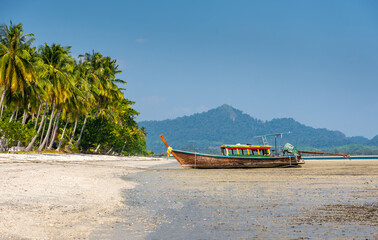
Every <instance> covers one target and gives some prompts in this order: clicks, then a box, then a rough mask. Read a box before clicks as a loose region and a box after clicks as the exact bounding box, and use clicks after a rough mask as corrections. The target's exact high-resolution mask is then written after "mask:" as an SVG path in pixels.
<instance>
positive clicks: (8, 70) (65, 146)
mask: <svg viewBox="0 0 378 240" xmlns="http://www.w3.org/2000/svg"><path fill="white" fill-rule="evenodd" d="M34 41H35V38H34V34H31V33H28V34H24V32H23V25H22V23H19V24H17V25H16V24H12V22H11V23H10V25H9V26H8V25H6V24H3V25H1V26H0V94H1V95H0V97H1V98H0V138H1V140H0V150H2V151H8V150H9V149H10V148H11V147H13V148H14V147H16V148H17V147H18V149H20V148H22V149H24V151H27V152H29V151H38V152H41V151H54V150H55V151H73V152H83V153H106V154H121V155H148V154H150V152H148V151H147V150H146V142H145V138H146V131H145V129H144V128H140V127H139V126H138V124H137V123H136V121H135V117H136V116H137V115H138V114H139V113H138V112H137V111H135V110H134V109H132V108H131V105H133V104H134V102H132V101H130V100H128V99H126V98H125V97H124V93H123V92H122V91H123V90H125V89H124V88H121V87H119V85H120V86H122V85H125V84H126V81H124V80H121V79H117V75H118V74H120V73H121V70H120V69H119V66H118V65H117V62H116V60H115V59H112V58H110V57H107V56H103V55H102V54H101V53H99V52H95V51H92V53H85V54H83V55H79V56H78V58H77V59H75V58H73V57H72V55H71V47H64V46H62V45H60V44H55V43H53V44H51V45H48V44H47V43H45V44H44V45H42V46H40V47H38V48H36V47H33V46H32V44H33V43H34Z"/></svg>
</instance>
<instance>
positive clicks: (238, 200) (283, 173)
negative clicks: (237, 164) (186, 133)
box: [92, 160, 378, 239]
mask: <svg viewBox="0 0 378 240" xmlns="http://www.w3.org/2000/svg"><path fill="white" fill-rule="evenodd" d="M125 180H127V181H133V182H136V183H137V184H138V185H137V186H136V188H134V189H129V190H123V192H124V193H123V196H124V198H125V205H126V207H125V209H124V210H123V211H122V212H121V215H122V218H123V221H122V222H119V223H117V224H115V225H113V226H112V228H111V229H109V228H107V229H105V228H104V229H102V230H100V231H97V233H94V234H93V235H92V236H94V237H95V236H104V237H107V238H111V239H125V238H127V239H319V238H321V239H378V202H377V199H378V160H352V161H351V160H333V161H332V160H322V161H316V160H311V161H310V160H309V161H307V162H306V164H305V165H302V167H301V168H268V169H230V170H226V169H221V170H211V169H210V170H196V169H182V168H181V166H180V165H178V164H177V163H174V164H170V165H165V166H158V167H153V168H149V169H148V170H147V171H144V172H139V173H137V174H129V175H127V177H126V178H125ZM101 234H103V235H101Z"/></svg>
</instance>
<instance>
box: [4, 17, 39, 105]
mask: <svg viewBox="0 0 378 240" xmlns="http://www.w3.org/2000/svg"><path fill="white" fill-rule="evenodd" d="M32 36H34V35H33V34H31V33H29V34H25V35H24V34H23V29H22V24H21V23H19V24H18V25H13V24H12V22H11V24H10V26H9V27H8V26H7V25H6V24H3V25H1V26H0V86H2V94H1V99H0V108H3V107H4V99H5V95H6V94H7V93H9V94H15V93H16V92H19V94H20V96H21V97H22V98H24V99H25V98H26V96H25V94H26V91H27V89H28V88H29V90H30V86H31V85H32V83H33V81H35V70H34V67H33V65H32V64H31V62H30V59H31V56H30V53H29V51H28V49H30V45H31V44H32V43H33V42H34V38H32Z"/></svg>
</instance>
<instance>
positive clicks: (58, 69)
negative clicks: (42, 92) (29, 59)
mask: <svg viewBox="0 0 378 240" xmlns="http://www.w3.org/2000/svg"><path fill="white" fill-rule="evenodd" d="M70 50H71V47H62V46H61V45H59V44H52V46H51V47H50V46H49V45H47V44H46V43H45V45H44V46H43V47H40V48H39V53H40V56H41V60H42V61H43V63H44V65H45V66H46V69H47V70H46V73H45V74H44V76H43V77H44V78H45V79H48V80H49V81H50V82H51V88H50V89H48V90H47V92H48V95H49V98H50V99H49V101H50V103H51V105H52V110H51V115H50V122H49V126H48V128H47V133H46V135H45V138H44V139H43V141H42V143H41V144H40V146H39V148H38V151H42V149H43V148H44V147H45V146H46V145H47V141H48V139H49V137H50V133H51V128H52V123H53V120H54V117H55V110H56V109H55V108H57V109H58V111H60V110H61V108H62V105H63V104H64V102H65V101H66V100H67V99H69V98H70V96H71V94H72V92H71V91H70V90H71V89H72V81H71V73H72V71H73V63H74V60H73V58H72V57H71V56H70ZM54 137H55V136H54ZM53 141H54V138H53V139H52V141H51V142H53ZM51 142H50V146H49V147H50V148H51V146H52V144H51Z"/></svg>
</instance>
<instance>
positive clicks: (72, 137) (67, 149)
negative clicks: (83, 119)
mask: <svg viewBox="0 0 378 240" xmlns="http://www.w3.org/2000/svg"><path fill="white" fill-rule="evenodd" d="M78 121H79V116H76V120H75V126H74V129H73V130H72V136H71V139H70V142H69V144H68V145H67V147H66V151H69V150H70V148H71V145H72V142H73V140H74V137H75V132H76V127H77V122H78Z"/></svg>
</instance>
